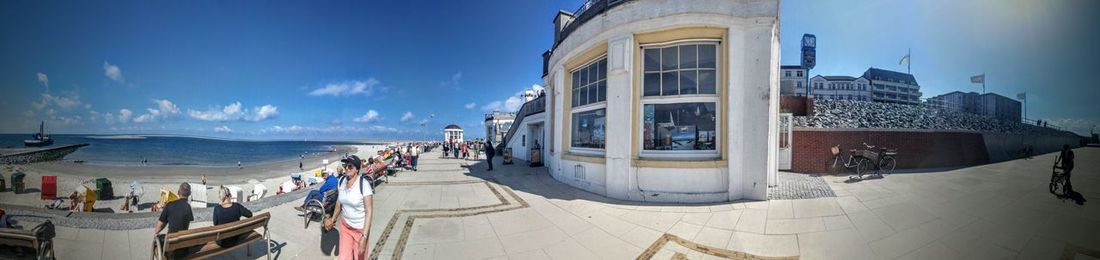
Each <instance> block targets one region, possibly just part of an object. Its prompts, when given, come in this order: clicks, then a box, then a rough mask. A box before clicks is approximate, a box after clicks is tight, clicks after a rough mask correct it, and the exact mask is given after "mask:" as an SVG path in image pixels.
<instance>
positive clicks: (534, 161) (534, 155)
mask: <svg viewBox="0 0 1100 260" xmlns="http://www.w3.org/2000/svg"><path fill="white" fill-rule="evenodd" d="M539 166H542V149H541V148H531V167H539Z"/></svg>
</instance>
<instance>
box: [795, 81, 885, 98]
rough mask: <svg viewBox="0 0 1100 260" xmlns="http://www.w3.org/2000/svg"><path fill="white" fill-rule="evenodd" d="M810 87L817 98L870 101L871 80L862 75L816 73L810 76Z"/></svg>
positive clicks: (812, 94)
mask: <svg viewBox="0 0 1100 260" xmlns="http://www.w3.org/2000/svg"><path fill="white" fill-rule="evenodd" d="M810 88H811V90H810V92H809V93H810V94H811V96H813V97H814V99H818V100H854V101H872V95H871V89H870V88H871V82H870V81H869V80H867V79H866V78H863V77H858V78H856V77H851V76H821V75H817V76H814V77H813V78H810Z"/></svg>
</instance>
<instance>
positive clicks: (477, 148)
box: [474, 141, 481, 161]
mask: <svg viewBox="0 0 1100 260" xmlns="http://www.w3.org/2000/svg"><path fill="white" fill-rule="evenodd" d="M479 153H481V141H476V142H474V161H477V159H478V158H477V157H478V154H479Z"/></svg>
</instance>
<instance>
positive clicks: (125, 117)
mask: <svg viewBox="0 0 1100 260" xmlns="http://www.w3.org/2000/svg"><path fill="white" fill-rule="evenodd" d="M133 115H134V112H133V111H130V110H129V109H125V108H123V109H119V110H118V121H119V122H123V123H126V122H129V121H130V117H131V116H133Z"/></svg>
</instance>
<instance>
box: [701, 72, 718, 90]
mask: <svg viewBox="0 0 1100 260" xmlns="http://www.w3.org/2000/svg"><path fill="white" fill-rule="evenodd" d="M715 76H716V75H715V74H714V70H699V78H698V82H699V94H717V92H715V89H714V87H715V85H716V82H717V79H716V77H715Z"/></svg>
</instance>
